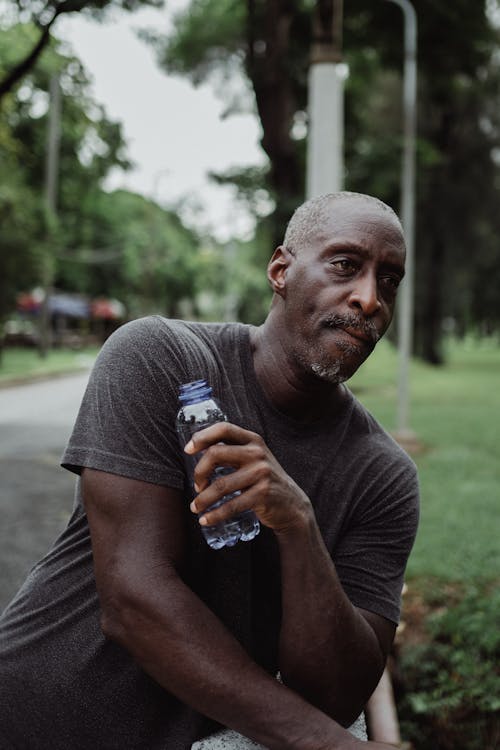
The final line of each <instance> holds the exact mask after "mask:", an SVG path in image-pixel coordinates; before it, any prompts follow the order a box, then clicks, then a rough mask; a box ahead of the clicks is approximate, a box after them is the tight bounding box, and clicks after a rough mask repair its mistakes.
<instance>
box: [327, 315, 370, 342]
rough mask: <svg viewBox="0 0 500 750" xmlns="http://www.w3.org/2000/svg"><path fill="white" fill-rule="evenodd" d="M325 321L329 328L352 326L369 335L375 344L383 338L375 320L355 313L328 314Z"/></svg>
mask: <svg viewBox="0 0 500 750" xmlns="http://www.w3.org/2000/svg"><path fill="white" fill-rule="evenodd" d="M324 322H325V325H327V326H328V327H329V328H343V329H344V328H352V329H353V330H354V331H359V332H360V333H363V334H364V335H365V336H367V337H368V338H369V339H370V341H371V342H372V343H373V344H376V343H377V342H378V341H380V339H381V334H380V332H379V331H378V330H377V327H376V325H375V323H374V322H373V320H366V319H365V318H360V317H358V316H357V315H354V314H352V315H334V314H331V315H327V316H326V317H325V321H324Z"/></svg>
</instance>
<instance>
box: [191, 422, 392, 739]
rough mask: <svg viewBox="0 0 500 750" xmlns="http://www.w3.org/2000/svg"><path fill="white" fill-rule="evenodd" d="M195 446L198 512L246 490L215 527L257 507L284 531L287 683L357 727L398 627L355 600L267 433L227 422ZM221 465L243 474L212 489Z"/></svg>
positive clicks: (212, 517) (215, 515)
mask: <svg viewBox="0 0 500 750" xmlns="http://www.w3.org/2000/svg"><path fill="white" fill-rule="evenodd" d="M220 441H224V443H226V444H224V445H221V444H220ZM192 443H193V444H192V446H188V448H187V450H188V451H190V452H195V451H199V450H205V453H204V455H203V457H202V458H201V460H200V461H199V464H198V467H197V471H196V481H197V486H198V489H199V490H200V494H199V495H198V497H197V498H196V500H195V503H194V504H193V506H192V508H193V510H196V511H198V512H200V511H203V510H205V509H206V508H208V507H209V506H210V505H211V504H212V503H214V502H215V501H216V500H218V499H219V498H220V497H221V496H222V495H224V494H229V493H231V492H234V491H235V490H237V489H238V490H241V491H242V492H241V495H240V496H239V497H237V498H235V499H234V500H231V501H230V503H228V504H226V505H223V506H221V507H220V508H218V509H217V510H215V511H211V512H209V513H207V514H206V520H207V522H208V523H210V524H211V523H215V522H216V521H218V520H221V519H222V518H226V517H229V516H231V515H232V514H234V513H235V512H237V511H239V510H243V509H248V508H252V509H253V510H254V511H255V512H256V514H257V516H258V517H259V519H260V520H261V522H262V523H263V524H265V525H266V526H269V527H270V528H271V529H273V531H274V532H275V534H276V537H277V540H278V544H279V549H280V558H281V578H282V608H283V621H282V630H281V634H280V669H281V673H282V676H283V679H284V681H285V683H286V684H287V685H289V686H290V687H292V688H293V689H294V690H296V691H297V692H299V693H300V694H301V695H302V696H303V697H305V698H306V699H307V700H308V701H310V702H312V703H313V704H314V705H315V706H317V707H318V708H320V709H321V710H322V711H325V712H326V713H327V714H328V715H330V716H332V717H333V718H334V719H335V720H336V721H339V722H340V723H342V724H343V725H346V726H347V725H349V724H350V723H352V721H353V720H354V719H355V718H356V717H357V716H358V715H359V714H360V713H361V711H362V710H363V707H364V705H365V703H366V701H367V700H368V698H369V696H370V695H371V693H372V691H373V690H374V689H375V687H376V685H377V683H378V681H379V679H380V676H381V675H382V672H383V669H384V665H385V660H386V656H387V652H388V650H389V648H390V645H391V643H392V639H393V636H394V629H395V628H394V625H393V624H392V623H390V622H389V621H387V620H384V619H383V618H382V617H378V616H377V615H374V614H371V613H369V612H365V611H363V610H359V609H356V608H355V607H354V606H353V605H352V604H351V603H350V601H349V599H348V598H347V596H346V594H345V593H344V591H343V589H342V586H341V584H340V581H339V579H338V576H337V573H336V571H335V566H334V564H333V562H332V560H331V558H330V555H329V554H328V552H327V550H326V548H325V546H324V544H323V540H322V538H321V534H320V531H319V529H318V526H317V524H316V520H315V517H314V512H313V509H312V506H311V503H310V501H309V499H308V498H307V496H306V495H305V494H304V492H303V491H302V490H301V489H300V488H299V487H298V486H297V485H296V484H295V483H294V482H293V480H292V479H291V478H290V477H289V476H288V475H287V474H286V473H285V472H284V471H283V469H282V468H281V466H280V465H279V464H278V462H277V461H276V459H274V457H273V456H272V454H271V453H270V451H269V450H268V449H267V447H266V446H265V444H264V442H263V441H262V439H261V438H260V437H259V436H257V435H255V434H253V433H251V432H248V431H246V430H243V429H241V428H239V427H235V426H234V425H228V424H221V425H215V426H213V427H210V428H209V429H207V430H204V431H202V432H199V433H197V434H196V435H195V436H194V437H193V441H192ZM216 465H231V466H233V467H234V468H235V469H237V471H235V472H234V473H233V474H230V475H227V476H225V477H221V478H219V479H217V480H216V481H215V482H214V483H213V484H212V485H209V484H208V478H209V477H210V476H211V474H212V472H213V469H214V467H215V466H216Z"/></svg>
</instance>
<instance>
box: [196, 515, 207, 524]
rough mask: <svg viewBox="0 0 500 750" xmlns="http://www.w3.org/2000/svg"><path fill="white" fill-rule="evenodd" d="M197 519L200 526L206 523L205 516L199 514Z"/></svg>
mask: <svg viewBox="0 0 500 750" xmlns="http://www.w3.org/2000/svg"><path fill="white" fill-rule="evenodd" d="M198 520H199V523H200V525H201V526H206V525H207V523H208V521H207V519H206V518H205V516H200V518H199V519H198Z"/></svg>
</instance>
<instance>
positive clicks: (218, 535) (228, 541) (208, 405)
mask: <svg viewBox="0 0 500 750" xmlns="http://www.w3.org/2000/svg"><path fill="white" fill-rule="evenodd" d="M179 401H180V404H181V408H180V410H179V413H178V414H177V420H176V429H177V434H178V436H179V441H180V443H181V446H182V448H184V446H185V445H186V443H188V442H189V440H190V439H191V436H192V435H193V434H194V433H195V432H198V430H203V429H204V428H205V427H209V426H210V425H212V424H216V423H217V422H227V417H226V415H225V414H224V412H223V411H222V409H221V407H220V406H219V404H218V403H217V401H216V400H215V399H214V398H213V396H212V388H211V386H209V385H208V384H207V382H206V380H195V381H193V382H192V383H185V384H184V385H181V386H180V389H179ZM184 458H185V463H186V469H187V472H188V478H189V481H190V483H191V488H192V492H193V496H194V494H195V490H194V468H195V466H196V463H197V461H198V457H197V456H188V454H187V453H185V454H184ZM233 471H234V469H232V468H231V467H229V466H218V467H217V468H216V469H215V471H214V473H213V474H212V476H211V478H210V481H211V482H213V481H214V479H216V478H217V477H218V476H224V475H226V474H231V472H233ZM239 494H240V492H239V491H237V492H233V493H232V494H230V495H225V496H224V497H223V498H221V499H220V500H218V501H217V502H216V503H214V504H213V505H211V506H210V509H213V508H218V507H219V505H222V504H223V503H225V502H226V501H227V500H230V499H231V498H233V497H236V495H239ZM200 528H201V530H202V534H203V536H204V537H205V540H206V542H207V544H209V545H210V547H212V548H213V549H221V548H222V547H232V546H233V545H234V544H236V542H238V541H240V540H241V541H243V542H247V541H249V540H250V539H253V538H254V537H256V536H257V534H258V533H259V531H260V523H259V520H258V518H257V516H256V515H255V513H254V512H253V511H251V510H247V511H244V512H243V513H239V514H238V515H237V516H234V517H233V518H230V519H228V520H226V521H222V522H221V523H218V524H215V525H214V526H201V527H200Z"/></svg>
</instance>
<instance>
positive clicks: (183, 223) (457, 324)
mask: <svg viewBox="0 0 500 750" xmlns="http://www.w3.org/2000/svg"><path fill="white" fill-rule="evenodd" d="M398 6H399V7H398ZM405 6H406V7H405ZM408 6H411V8H412V9H413V10H414V12H415V18H416V24H417V27H418V37H417V54H416V65H417V71H418V76H417V85H416V100H415V101H414V102H413V103H412V102H411V101H409V99H408V89H407V87H406V85H407V83H408V79H407V75H408V67H407V66H408V64H409V63H411V62H412V61H413V62H415V57H413V58H412V53H411V50H409V48H408V37H407V36H405V32H407V31H408V28H407V26H406V21H407V20H408V16H407V12H406V11H408ZM402 10H405V13H402ZM405 19H406V21H405ZM499 42H500V5H499V3H498V2H497V1H496V0H486V1H483V0H476V2H470V0H456V1H455V2H453V3H449V2H446V1H445V0H413V2H410V0H344V2H343V3H342V2H340V1H339V0H317V1H314V0H295V1H294V2H286V3H285V2H282V1H279V0H268V1H267V2H263V1H262V0H170V1H169V0H167V1H166V2H165V3H163V2H161V0H48V1H47V2H45V1H44V0H0V352H1V359H0V388H1V390H0V428H1V432H0V493H1V495H0V514H1V516H0V518H1V519H2V522H1V524H0V556H1V558H2V569H3V570H4V574H3V583H2V588H1V589H0V597H1V601H0V608H1V607H2V606H4V605H5V604H6V602H7V600H8V599H9V598H10V596H11V595H12V594H13V592H14V591H15V589H16V587H17V586H18V585H19V583H20V581H21V580H22V578H23V576H24V575H25V573H26V570H27V569H28V567H29V565H31V564H32V563H33V562H34V561H35V560H36V559H37V557H38V556H39V555H40V554H43V551H44V549H45V548H46V546H47V545H48V544H49V543H50V542H51V540H52V539H53V538H54V535H55V534H56V533H57V531H58V530H59V529H60V528H62V525H63V524H64V522H65V520H66V518H67V516H68V514H69V512H70V510H71V493H72V478H71V477H69V476H68V477H66V475H65V473H64V472H62V470H58V469H57V463H58V457H59V453H60V451H61V450H62V447H63V445H64V441H65V440H66V438H67V435H68V433H69V430H70V429H71V423H72V420H73V419H74V416H75V412H76V409H77V408H78V403H79V399H80V398H81V394H82V391H83V388H84V386H85V382H86V377H87V373H88V368H89V367H90V366H91V363H92V361H93V359H94V357H95V355H96V352H97V350H98V348H99V346H100V345H101V344H102V342H103V341H104V340H105V339H106V337H107V336H108V335H109V334H110V333H111V332H112V331H113V330H114V329H115V328H116V327H118V326H119V325H121V324H123V323H124V322H126V321H127V320H130V319H132V318H137V317H139V316H142V315H146V314H150V313H160V314H163V315H167V316H170V317H180V318H187V319H198V320H236V319H238V320H243V321H245V322H248V323H254V324H259V323H260V322H261V321H262V320H263V318H264V316H265V314H266V310H267V307H268V304H269V300H270V294H269V290H268V287H267V282H266V279H265V267H266V264H267V261H268V259H269V257H270V255H271V253H272V251H273V249H274V247H275V246H276V245H277V244H279V242H280V240H281V238H282V236H283V231H284V227H285V225H286V222H287V221H288V219H289V217H290V215H291V213H292V211H293V209H294V208H295V207H296V206H297V205H298V204H299V203H301V202H302V201H303V200H304V198H305V197H307V196H308V195H310V192H311V179H313V178H314V176H313V178H311V174H310V169H311V166H310V165H311V163H312V161H313V155H314V149H313V145H312V140H313V136H314V138H321V137H324V138H326V140H325V141H322V142H319V149H320V151H319V153H320V154H322V153H323V154H324V155H325V161H328V159H327V155H328V154H329V153H330V151H332V152H333V151H335V150H336V155H335V158H336V162H335V164H334V167H333V169H334V170H337V172H336V175H335V176H334V177H332V180H333V182H332V183H331V188H332V189H335V188H337V187H343V188H344V189H347V190H354V191H360V192H366V193H371V194H373V195H376V196H378V197H379V198H381V199H382V200H384V201H385V202H387V203H388V204H389V205H391V206H392V207H393V208H394V209H395V210H396V211H397V212H398V213H400V215H402V217H403V220H404V223H405V229H406V230H407V236H408V239H409V241H410V242H411V244H412V246H413V247H414V261H413V264H414V272H413V273H412V278H411V280H410V281H411V283H410V285H407V287H408V290H407V291H408V293H409V294H410V298H411V304H410V305H409V307H408V308H406V313H405V314H403V310H402V309H400V310H398V313H397V316H396V318H397V320H396V323H395V325H394V326H393V328H392V329H391V331H390V333H389V335H388V339H387V340H386V341H384V342H382V343H381V344H380V345H379V347H378V348H377V351H376V353H375V354H374V355H373V356H372V358H370V360H369V361H368V362H367V363H366V365H365V366H364V367H363V368H362V370H361V371H360V372H359V373H358V374H356V376H355V377H354V378H353V380H352V381H351V387H352V389H353V390H354V392H355V393H356V395H357V396H358V397H359V398H360V400H362V401H363V403H365V404H366V406H367V407H368V408H369V409H370V410H371V411H372V412H373V413H374V414H375V416H376V417H377V418H378V419H379V420H380V421H381V422H382V424H383V425H384V426H385V427H386V428H387V429H388V430H390V431H392V432H393V433H394V434H395V435H396V437H399V438H401V440H403V438H404V446H405V448H406V449H407V450H408V451H409V452H410V454H411V455H412V457H413V458H414V460H415V461H416V463H417V465H418V468H419V472H420V478H421V485H422V521H421V527H420V532H419V536H418V539H417V543H416V546H415V549H414V552H413V553H412V556H411V559H410V564H409V568H408V576H407V590H406V593H405V597H404V610H403V622H402V625H401V627H400V629H399V631H398V637H397V643H396V646H395V649H394V654H393V657H392V661H391V676H392V684H393V690H394V695H395V700H396V705H397V715H398V723H399V727H400V734H401V741H402V742H406V743H412V744H413V746H414V747H415V748H421V749H422V750H436V749H440V748H443V750H448V749H449V748H457V749H458V748H459V749H460V750H476V749H477V750H479V749H481V750H492V749H493V748H500V668H499V664H500V630H499V628H498V622H499V620H500V591H499V587H498V583H499V581H500V547H499V544H498V539H499V537H500V523H499V504H500V503H499V501H500V491H499V480H500V468H499V467H500V461H499V452H498V442H499V427H498V424H499V418H500V396H499V388H498V386H499V374H500V348H499V333H500V296H499V293H498V290H499V288H500V241H499V237H500V43H499ZM322 63H326V64H327V66H328V65H330V66H332V67H333V68H334V69H335V76H336V79H335V82H334V83H331V86H332V89H331V93H332V96H331V99H332V102H333V103H334V105H335V107H334V111H333V113H332V115H331V117H332V120H331V123H330V126H331V127H330V130H329V131H328V132H327V134H326V136H321V135H317V134H314V129H313V124H314V117H312V116H311V112H312V103H311V102H312V96H311V94H312V91H311V89H312V87H313V86H317V85H318V84H317V81H316V80H315V79H314V77H313V73H312V71H313V70H315V66H318V65H321V64H322ZM334 89H335V90H334ZM322 98H323V99H328V89H327V90H326V96H325V95H324V94H323V97H322ZM328 139H330V140H328ZM329 143H331V144H332V147H331V148H329ZM333 144H335V147H334V146H333ZM321 149H323V150H321ZM406 157H409V161H408V160H405V158H406ZM412 160H413V161H412ZM413 166H414V171H413ZM313 181H314V180H313ZM327 187H329V183H327ZM405 201H406V203H405ZM405 205H406V209H407V210H409V211H410V212H409V214H405V210H404V209H405ZM408 217H409V218H408ZM403 317H406V320H405V321H403V322H405V324H406V325H407V326H408V329H409V332H407V337H406V346H407V347H408V346H409V350H410V351H409V352H408V355H411V361H410V362H409V363H406V364H405V363H403V364H404V369H403V372H404V373H406V374H405V375H404V377H405V378H407V379H408V382H407V383H405V384H404V385H403V393H405V392H407V394H408V395H407V398H408V404H407V405H406V406H405V409H404V411H405V421H404V424H403V425H401V423H400V422H399V421H398V404H399V401H400V399H401V381H400V380H399V381H398V370H399V372H400V373H401V357H402V345H401V340H400V336H399V337H398V325H399V326H401V321H402V320H403ZM403 349H404V346H403ZM403 357H404V351H403ZM407 365H408V366H407ZM64 373H72V374H71V375H68V376H67V377H64V378H62V377H61V375H62V374H64ZM401 377H402V376H401V374H400V375H399V378H400V379H401ZM40 378H43V379H42V380H40ZM402 427H403V428H404V430H402V429H401V428H402Z"/></svg>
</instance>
